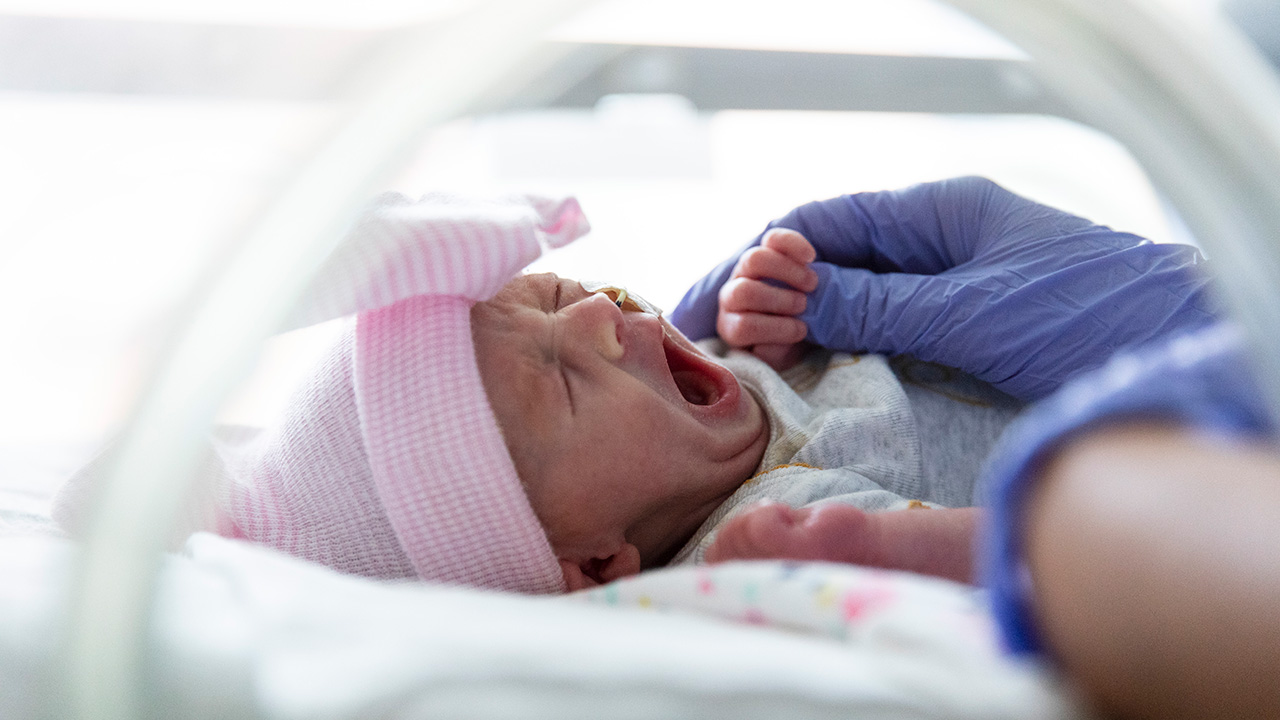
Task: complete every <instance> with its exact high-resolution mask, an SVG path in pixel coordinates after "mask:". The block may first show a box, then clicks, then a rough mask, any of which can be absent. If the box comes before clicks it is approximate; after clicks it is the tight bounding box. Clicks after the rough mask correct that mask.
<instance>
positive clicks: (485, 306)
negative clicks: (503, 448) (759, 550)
mask: <svg viewBox="0 0 1280 720" xmlns="http://www.w3.org/2000/svg"><path fill="white" fill-rule="evenodd" d="M471 327H472V338H473V340H474V341H475V348H476V358H477V362H478V364H479V367H480V373H481V377H482V379H483V380H484V386H485V391H486V393H487V394H488V396H489V402H490V404H491V405H492V406H493V409H494V413H495V415H496V416H497V419H498V424H499V425H500V426H501V428H502V431H503V436H504V438H505V439H506V442H507V447H508V449H509V450H510V451H511V456H512V459H513V460H514V461H515V464H516V470H517V472H518V473H519V475H520V478H521V480H522V481H523V482H524V484H525V490H526V492H527V494H528V496H529V500H530V503H531V504H532V506H533V509H534V511H535V512H536V513H537V515H538V518H539V519H540V520H541V521H542V523H543V527H544V528H545V529H546V531H547V537H548V539H549V540H550V541H551V545H552V548H553V549H554V550H555V552H556V553H557V555H559V557H560V558H561V560H562V561H563V562H566V563H569V564H571V565H574V566H577V567H581V568H583V569H584V570H586V571H587V574H588V576H590V577H592V578H593V579H596V580H601V579H605V580H607V579H612V578H613V577H616V576H619V575H622V574H629V572H635V571H638V570H639V567H634V568H633V567H630V566H631V565H636V564H637V563H636V562H633V561H636V560H637V558H636V553H635V552H634V551H638V561H639V562H642V563H643V564H644V565H645V566H649V565H653V564H656V563H660V562H663V561H665V560H666V559H667V558H669V557H670V555H671V554H672V553H674V552H675V551H676V550H677V549H679V546H680V545H681V544H682V543H683V542H684V541H685V539H687V538H688V537H689V536H690V535H691V534H692V533H693V532H694V530H696V529H697V527H698V526H699V525H700V524H701V523H702V521H703V520H705V519H706V517H707V516H708V515H710V513H711V511H712V510H714V509H715V507H716V506H717V505H718V504H719V503H720V502H722V501H723V500H724V499H725V498H727V497H728V495H729V494H732V492H733V490H735V489H736V488H737V486H738V484H740V483H741V481H742V479H743V478H745V477H747V476H748V475H750V473H751V471H752V470H753V469H754V467H755V465H756V463H758V462H759V460H760V456H761V454H762V453H763V451H764V445H765V443H766V442H767V440H768V426H767V424H766V422H765V420H764V415H763V413H762V412H761V410H760V408H759V406H758V405H757V404H756V402H755V401H754V400H753V399H752V398H751V396H750V394H749V393H747V392H745V391H744V390H743V389H742V388H741V386H740V385H739V384H738V381H737V379H736V378H734V376H733V374H732V373H731V372H729V370H727V369H726V368H724V367H723V366H721V365H719V364H717V363H715V362H713V361H712V360H711V359H709V358H708V357H707V356H706V355H704V354H703V353H702V352H701V351H699V350H698V349H697V348H696V347H694V346H693V344H692V343H690V342H689V341H688V340H687V339H686V338H685V337H684V336H683V335H682V334H680V332H679V331H677V330H676V329H675V328H673V327H672V326H671V325H670V324H669V323H667V322H666V320H664V319H662V318H660V317H658V316H657V315H655V314H650V313H646V312H638V311H624V310H623V309H621V308H619V307H618V306H617V305H616V304H615V303H614V302H613V299H612V298H610V297H609V296H607V295H605V294H602V293H592V292H588V291H587V290H585V289H584V288H583V287H582V285H580V284H579V283H577V282H575V281H572V280H566V279H564V278H560V277H557V276H555V275H552V274H543V275H525V276H521V277H518V278H516V279H515V280H512V281H511V282H510V283H509V284H508V285H507V286H506V287H505V288H503V290H502V291H501V292H500V293H498V295H497V296H495V297H494V298H493V299H492V300H489V301H487V302H483V303H479V304H477V305H476V306H475V308H474V309H473V310H472V312H471Z"/></svg>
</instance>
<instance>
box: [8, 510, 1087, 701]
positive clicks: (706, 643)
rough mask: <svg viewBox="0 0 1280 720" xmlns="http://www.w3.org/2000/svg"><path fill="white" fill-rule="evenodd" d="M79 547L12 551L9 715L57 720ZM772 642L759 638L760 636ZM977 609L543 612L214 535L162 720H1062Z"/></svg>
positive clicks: (169, 581) (179, 593) (955, 605)
mask: <svg viewBox="0 0 1280 720" xmlns="http://www.w3.org/2000/svg"><path fill="white" fill-rule="evenodd" d="M75 556H76V547H75V545H74V544H73V543H71V542H70V541H66V540H60V539H55V538H49V537H0V577H3V578H4V579H5V580H4V582H3V583H0V687H3V692H0V717H3V718H6V720H26V719H28V718H57V717H62V716H63V711H62V710H61V709H60V707H59V706H58V705H57V703H56V701H57V699H58V698H60V697H62V695H61V692H60V689H61V688H62V687H64V684H63V681H62V679H61V678H60V676H59V674H58V670H57V668H58V666H57V664H56V655H55V653H54V651H55V648H56V647H57V639H58V638H59V637H61V635H62V633H63V632H64V631H65V627H64V626H63V625H62V623H63V619H64V617H65V614H64V613H63V612H62V610H63V605H64V601H65V597H66V594H65V593H66V589H67V581H68V578H69V577H70V574H69V573H68V572H67V571H68V568H69V566H70V563H71V562H73V561H74V559H75ZM766 625H768V626H766ZM993 638H994V634H993V633H992V632H991V628H990V627H989V624H988V622H987V618H986V614H985V611H984V610H983V606H982V596H981V595H980V594H979V593H977V592H976V591H974V590H973V589H972V588H968V587H965V586H961V585H955V584H952V583H947V582H943V581H936V580H927V579H924V578H920V577H916V576H910V575H903V574H895V573H888V572H877V571H867V570H861V569H857V568H850V567H840V566H824V565H807V566H794V565H787V564H779V563H762V564H744V565H730V566H724V567H722V568H715V569H706V568H687V569H673V570H667V571H660V572H655V573H650V574H646V575H642V576H640V577H637V578H633V579H631V580H629V581H627V582H623V583H619V584H616V585H613V586H608V587H605V588H601V589H598V590H595V591H592V592H589V593H584V594H579V595H570V596H563V597H558V598H534V597H525V596H515V595H509V594H501V593H493V592H482V591H476V590H468V589H460V588H446V587H440V586H432V585H424V584H420V583H389V582H379V581H374V580H367V579H362V578H357V577H353V576H345V575H341V574H339V573H336V572H334V571H331V570H328V569H325V568H323V567H321V566H318V565H312V564H309V563H306V562H304V561H300V560H296V559H293V558H290V557H287V556H283V555H280V554H278V553H275V552H273V551H270V550H267V549H264V548H262V547H258V546H253V545H249V544H246V543H243V542H238V541H233V540H226V539H223V538H219V537H216V536H212V535H205V534H202V535H197V536H194V537H193V538H192V540H191V541H190V543H189V544H188V546H187V552H186V554H185V555H183V556H176V555H175V556H168V557H167V558H166V559H165V561H164V567H163V569H162V572H161V575H160V585H159V591H158V594H157V609H156V614H155V625H154V629H153V633H152V638H151V641H150V654H149V660H150V661H151V663H152V665H151V667H152V675H151V678H152V682H151V685H150V687H149V691H148V693H147V696H148V697H149V698H150V699H151V700H152V701H153V702H155V703H156V706H157V713H158V714H157V716H160V717H166V718H180V717H182V718H206V717H207V718H220V717H246V718H248V717H261V718H280V719H286V718H288V719H294V718H299V719H300V718H364V717H396V718H417V717H421V718H475V717H482V718H483V717H498V718H556V719H557V720H559V719H563V718H584V719H585V718H592V719H595V718H603V717H610V718H612V717H622V718H628V717H634V718H653V717H689V718H693V717H699V718H707V717H726V718H728V717H732V718H735V720H736V719H740V718H757V717H758V718H779V717H786V718H849V717H858V718H921V717H937V718H975V719H978V718H981V719H983V720H986V719H990V718H1037V719H1041V718H1047V719H1053V718H1071V717H1079V716H1080V713H1079V710H1078V709H1077V708H1076V706H1075V705H1074V704H1073V703H1072V702H1071V700H1070V699H1069V697H1068V696H1067V695H1066V694H1064V693H1062V692H1061V690H1060V688H1058V687H1056V686H1055V684H1054V683H1053V681H1052V680H1051V679H1050V678H1049V677H1048V676H1047V675H1045V674H1044V673H1042V672H1041V671H1040V670H1039V669H1037V668H1035V667H1031V666H1024V665H1017V664H1014V663H1012V662H1011V661H1009V660H1007V659H1005V658H1004V657H1003V656H1001V654H1000V653H999V652H998V651H997V650H996V648H995V646H994V644H993V643H994V641H993Z"/></svg>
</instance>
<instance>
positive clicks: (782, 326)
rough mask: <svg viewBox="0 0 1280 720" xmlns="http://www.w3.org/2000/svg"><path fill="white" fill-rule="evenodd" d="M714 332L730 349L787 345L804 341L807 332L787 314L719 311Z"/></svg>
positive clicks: (803, 325)
mask: <svg viewBox="0 0 1280 720" xmlns="http://www.w3.org/2000/svg"><path fill="white" fill-rule="evenodd" d="M716 331H717V332H718V333H719V334H720V337H721V338H722V339H724V341H725V342H726V343H728V344H729V346H730V347H737V348H749V347H751V346H753V345H791V344H794V343H798V342H800V341H801V340H804V338H805V335H806V334H808V332H809V329H808V327H807V326H806V325H805V324H804V322H803V321H802V320H798V319H796V318H794V317H790V316H787V315H766V314H764V313H735V312H726V311H721V312H720V316H719V318H718V319H717V320H716Z"/></svg>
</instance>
